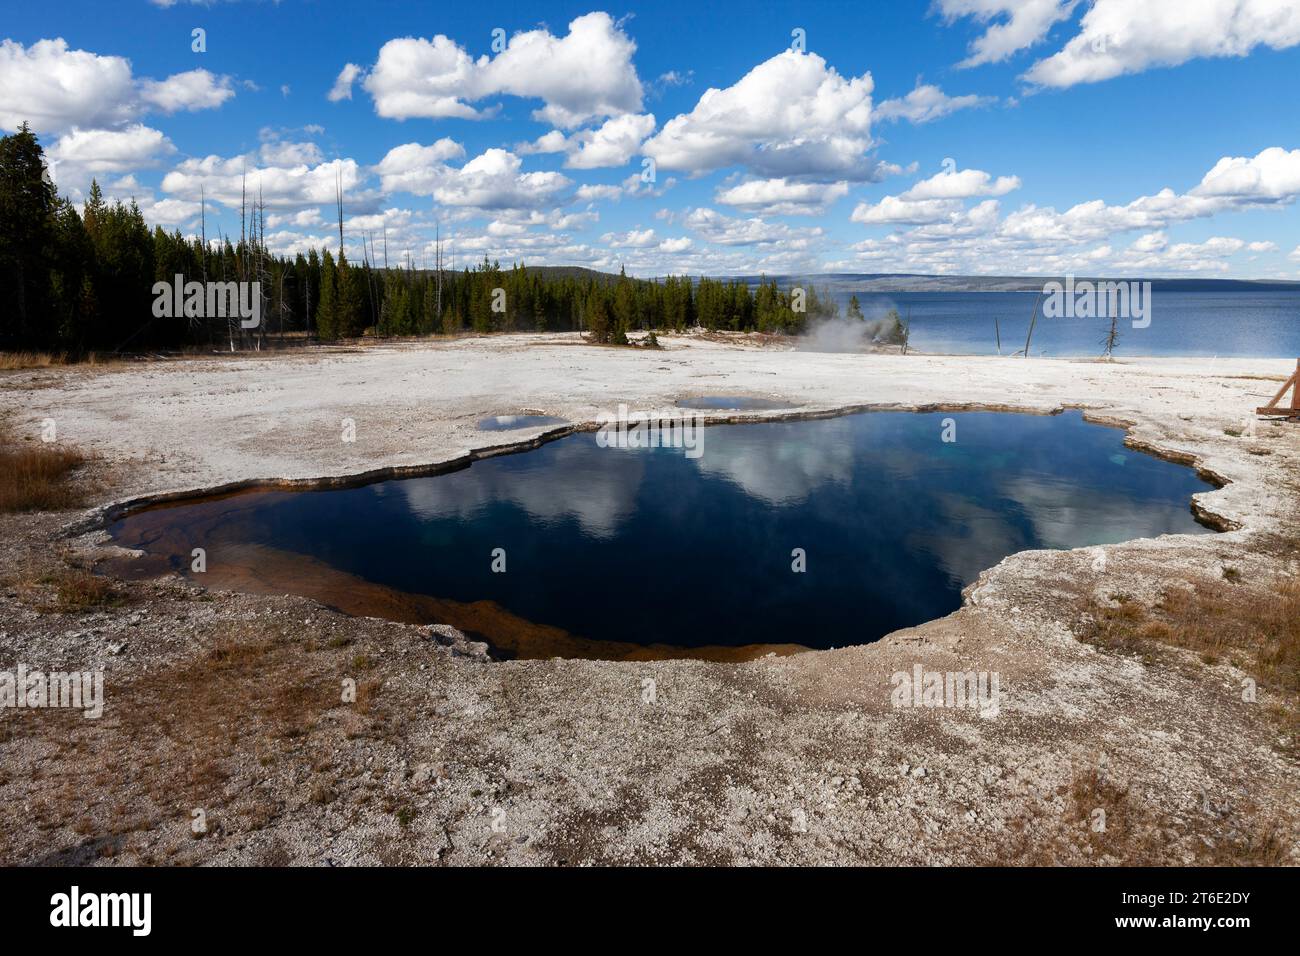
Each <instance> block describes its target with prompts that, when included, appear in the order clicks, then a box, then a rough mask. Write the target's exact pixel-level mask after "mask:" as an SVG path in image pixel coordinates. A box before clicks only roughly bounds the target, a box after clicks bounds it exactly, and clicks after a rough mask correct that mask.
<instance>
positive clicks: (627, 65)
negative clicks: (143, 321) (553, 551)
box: [0, 0, 1300, 278]
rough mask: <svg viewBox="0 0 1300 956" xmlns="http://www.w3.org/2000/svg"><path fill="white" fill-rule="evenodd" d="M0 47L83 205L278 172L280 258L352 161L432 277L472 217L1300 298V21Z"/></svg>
mask: <svg viewBox="0 0 1300 956" xmlns="http://www.w3.org/2000/svg"><path fill="white" fill-rule="evenodd" d="M1189 11H1194V13H1193V12H1189ZM196 28H198V29H202V30H203V31H204V43H205V46H206V50H204V51H202V52H198V51H195V50H194V49H193V46H194V40H193V35H192V31H193V30H195V29H196ZM494 31H497V32H495V33H494ZM794 31H802V33H801V34H795V32H794ZM0 37H2V38H4V45H3V49H2V50H0V121H2V122H3V123H4V125H5V126H6V127H12V126H15V125H16V124H17V123H18V122H20V121H21V120H23V119H28V120H30V121H31V122H32V125H33V126H34V127H35V128H36V129H37V131H38V133H39V134H40V136H41V140H42V142H43V144H44V145H45V146H46V148H47V150H48V152H49V155H50V156H51V158H52V159H54V160H56V161H57V162H56V164H55V166H54V173H55V178H56V181H57V182H58V184H59V187H60V189H61V191H63V192H65V193H67V194H68V195H71V196H72V197H74V198H81V197H82V196H83V195H84V191H85V189H86V188H87V186H88V183H89V181H90V177H91V176H95V177H97V178H98V179H99V181H100V182H101V184H102V185H103V186H104V188H105V191H106V192H107V193H108V194H109V195H110V196H111V197H117V198H123V199H126V198H135V199H136V200H137V201H138V202H139V203H140V205H141V207H142V209H143V210H144V212H145V215H146V217H147V218H148V219H150V220H151V221H152V222H158V223H161V224H163V225H165V226H166V227H167V228H179V229H181V230H182V231H184V232H187V233H188V232H195V231H197V225H198V219H199V216H198V213H199V209H200V206H199V203H198V200H199V197H200V189H203V190H204V191H205V192H206V195H207V225H208V230H209V234H210V235H211V234H212V233H213V232H215V231H217V230H219V229H220V230H225V231H227V232H230V231H235V232H237V230H238V189H239V181H240V176H241V174H242V173H243V172H244V171H246V172H247V178H248V186H249V189H250V190H252V191H254V192H255V191H256V190H257V189H258V188H259V186H260V188H261V190H262V194H263V197H264V200H265V202H266V209H267V218H268V223H267V232H268V239H269V241H270V242H271V244H272V245H273V246H274V247H275V248H276V249H278V250H280V251H286V252H292V251H296V250H299V249H305V248H306V247H307V246H308V245H320V244H323V243H329V244H330V245H331V246H333V245H336V244H337V232H336V227H335V226H334V225H333V218H334V211H333V208H332V197H333V189H334V182H335V177H336V175H341V176H342V177H343V179H344V181H345V184H346V187H347V200H346V208H345V215H346V217H347V221H346V223H345V230H346V236H347V245H348V249H349V255H350V256H353V257H355V256H358V255H359V254H360V242H361V239H362V237H363V236H368V235H373V236H374V238H375V241H376V242H377V243H379V242H380V241H381V240H380V236H381V235H383V234H384V233H385V232H386V234H387V241H388V255H389V259H390V261H397V260H398V259H399V258H401V257H402V256H404V255H407V254H409V255H410V256H411V257H412V258H413V259H414V261H415V262H416V263H417V264H418V263H420V262H422V261H426V260H427V258H428V257H429V256H431V254H432V253H431V246H430V243H431V241H432V238H433V234H434V229H435V225H436V224H439V225H440V226H441V229H442V232H443V235H444V236H448V235H450V236H453V237H454V240H453V241H454V244H455V254H456V257H457V261H458V263H463V262H465V261H466V260H467V259H480V258H482V256H483V255H484V254H487V255H488V256H490V257H492V258H499V259H500V260H501V261H502V262H503V263H509V262H512V261H524V262H527V263H530V264H554V265H567V264H573V265H586V266H590V267H593V268H599V269H617V268H618V267H619V266H620V265H625V266H626V268H627V269H628V271H629V272H630V273H633V274H640V275H654V274H665V273H668V272H691V273H701V272H708V273H715V274H719V273H752V272H760V271H766V272H769V273H781V272H805V271H854V272H894V271H907V272H927V273H965V272H970V273H1029V274H1051V273H1064V272H1076V273H1107V274H1114V275H1204V276H1231V277H1282V278H1300V244H1298V243H1300V230H1297V228H1296V226H1297V210H1296V200H1297V198H1300V141H1298V140H1300V97H1297V96H1296V95H1295V78H1296V77H1297V76H1300V2H1296V3H1278V2H1277V0H1201V2H1200V3H1199V4H1193V3H1190V2H1188V0H1146V2H1143V3H1134V2H1130V0H1076V2H1071V0H934V2H928V0H926V2H915V3H911V2H891V3H867V2H856V3H820V4H819V3H801V4H790V3H763V2H758V3H756V2H747V3H736V4H731V3H717V2H712V3H708V4H701V3H689V4H688V3H677V2H664V3H656V4H629V5H626V6H614V7H610V6H599V5H593V3H591V2H588V3H582V4H567V3H541V2H533V3H502V2H494V3H491V4H486V3H485V4H466V5H459V9H451V8H450V6H449V5H446V4H427V5H426V4H412V3H371V4H367V5H358V4H342V3H333V2H326V0H317V2H310V0H281V2H279V3H273V2H257V0H244V2H238V0H229V2H212V3H207V4H194V3H187V2H183V0H176V2H168V0H121V2H115V3H112V4H104V3H103V2H102V0H101V2H99V3H90V2H86V3H82V2H49V3H44V4H24V5H22V6H21V7H17V8H13V9H10V10H9V11H7V12H6V15H5V21H4V24H3V26H0ZM801 37H802V40H803V42H802V44H801V43H800V42H799V41H800V38H801ZM494 42H495V48H494ZM349 65H351V66H349ZM709 91H713V92H709ZM648 163H649V164H652V165H647V164H648ZM650 173H653V177H652V178H651V177H650ZM647 180H648V181H647Z"/></svg>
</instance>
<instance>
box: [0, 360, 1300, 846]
mask: <svg viewBox="0 0 1300 956" xmlns="http://www.w3.org/2000/svg"><path fill="white" fill-rule="evenodd" d="M663 341H664V344H665V346H666V347H665V348H664V349H662V350H660V351H651V350H624V349H610V348H596V347H590V346H585V345H582V344H580V343H579V342H578V340H577V339H576V338H575V337H571V336H546V337H539V336H509V337H494V338H465V339H460V340H456V341H450V342H440V343H434V344H419V345H390V346H367V347H359V348H356V349H336V350H329V351H320V352H314V353H309V354H295V355H271V354H268V355H262V356H253V357H219V358H212V359H197V360H196V359H191V360H176V361H165V362H153V363H147V364H123V365H114V366H105V367H97V368H56V369H41V370H33V371H20V372H7V373H0V404H2V405H3V409H4V410H5V411H6V412H8V413H9V414H10V416H11V418H12V420H13V421H14V423H15V424H16V425H17V427H18V428H19V430H20V431H25V432H27V433H30V434H33V435H34V434H36V433H37V432H38V431H39V429H40V427H41V424H42V422H44V421H45V420H47V419H51V420H53V421H54V423H55V424H56V426H57V429H58V437H59V440H60V441H63V442H68V443H71V444H74V445H76V446H78V447H80V448H81V449H83V450H86V451H89V452H91V453H93V454H94V455H95V456H97V458H96V461H95V462H93V463H92V466H91V467H92V469H93V470H94V472H95V474H96V476H97V477H96V481H97V482H98V484H97V485H96V490H95V491H94V492H93V497H94V501H93V504H94V507H92V508H91V509H89V510H88V511H86V512H84V513H66V514H60V515H28V516H9V517H6V518H4V519H3V522H4V523H3V526H2V527H3V531H4V533H5V536H6V540H7V541H8V542H10V544H9V545H8V546H7V547H6V554H5V558H4V561H3V565H0V574H3V577H4V580H5V588H4V592H3V597H2V598H0V667H12V666H14V664H13V662H16V661H24V662H27V663H28V664H29V666H38V665H39V666H43V667H47V668H51V669H54V668H55V667H56V666H58V665H64V666H69V667H73V666H75V667H79V668H82V669H85V668H89V667H95V666H100V665H102V666H104V667H105V669H106V672H107V675H108V676H107V680H108V695H109V697H108V704H107V708H106V712H105V717H104V718H102V719H101V720H99V721H89V720H82V719H81V718H80V717H75V718H74V717H72V716H71V715H67V714H63V713H58V712H51V711H44V712H38V711H28V712H22V713H17V712H15V713H9V714H6V715H4V716H0V722H2V723H0V820H2V821H3V833H4V834H5V835H4V837H3V838H2V839H0V846H3V852H2V853H0V859H3V860H4V861H6V862H33V861H47V862H90V861H119V862H141V861H143V862H155V863H157V862H181V861H195V862H211V863H235V862H241V863H259V862H294V863H303V864H316V863H324V862H334V863H355V862H369V861H380V862H435V861H436V862H452V863H471V862H484V861H499V862H504V863H549V862H566V863H582V862H649V861H656V862H675V863H693V862H724V863H741V862H759V863H764V862H855V861H856V862H866V863H968V862H987V861H990V860H1004V861H1017V860H1022V861H1034V860H1038V861H1041V860H1044V859H1051V860H1059V861H1066V862H1081V861H1097V862H1114V861H1133V860H1138V861H1142V862H1183V861H1186V862H1193V861H1197V862H1200V861H1208V862H1234V861H1237V860H1238V859H1240V861H1243V862H1245V861H1248V860H1250V859H1252V851H1251V850H1250V849H1249V848H1250V847H1252V846H1255V845H1257V844H1259V843H1261V842H1270V843H1272V844H1277V845H1280V846H1281V847H1282V848H1283V849H1282V850H1281V858H1283V859H1285V860H1287V861H1289V862H1296V861H1297V859H1300V858H1298V857H1297V850H1296V843H1297V841H1296V836H1297V833H1298V832H1300V830H1297V815H1298V811H1300V805H1298V801H1297V796H1296V794H1297V793H1298V792H1300V787H1298V784H1300V772H1298V768H1297V764H1296V761H1295V759H1294V757H1293V756H1291V755H1292V754H1293V753H1294V752H1295V751H1294V748H1293V747H1292V746H1291V743H1292V742H1291V741H1290V740H1289V739H1288V738H1287V732H1286V731H1285V729H1283V728H1284V727H1285V723H1284V721H1281V720H1280V718H1279V715H1280V714H1282V713H1283V712H1284V711H1286V708H1287V707H1288V706H1289V703H1288V702H1287V701H1285V700H1281V699H1279V697H1278V695H1277V694H1276V693H1274V692H1273V691H1272V690H1271V689H1270V688H1268V687H1266V686H1264V687H1261V689H1260V693H1259V695H1258V699H1257V700H1256V701H1254V702H1245V701H1243V700H1242V695H1241V687H1242V682H1243V680H1244V679H1245V677H1246V675H1245V673H1244V672H1243V671H1242V670H1240V669H1238V668H1237V667H1236V666H1234V664H1233V663H1232V662H1231V661H1229V660H1223V661H1217V662H1215V663H1212V664H1207V663H1204V662H1202V661H1200V660H1198V659H1196V657H1195V655H1191V654H1188V653H1185V652H1181V651H1178V650H1175V649H1170V650H1169V651H1168V653H1167V654H1161V655H1158V656H1156V657H1151V656H1149V655H1148V656H1133V655H1124V654H1119V653H1112V652H1109V651H1104V650H1098V649H1097V648H1095V647H1094V646H1093V645H1092V644H1089V643H1084V642H1081V641H1080V640H1079V639H1078V636H1079V634H1080V633H1081V632H1082V631H1083V630H1084V629H1085V628H1086V623H1087V614H1088V613H1089V611H1088V609H1089V608H1090V607H1092V606H1094V605H1095V604H1096V603H1097V602H1101V603H1103V604H1104V603H1106V602H1112V603H1113V601H1114V599H1115V595H1117V594H1122V595H1124V596H1125V597H1126V598H1132V599H1136V600H1140V601H1145V602H1148V603H1150V602H1154V601H1155V600H1156V599H1157V597H1158V595H1159V594H1160V592H1161V591H1162V589H1166V588H1168V587H1170V586H1176V585H1180V584H1183V583H1191V582H1196V581H1199V580H1214V581H1222V580H1223V578H1224V576H1225V573H1227V572H1228V571H1229V570H1230V571H1231V573H1232V574H1233V575H1234V576H1240V578H1241V579H1242V580H1244V581H1247V582H1250V581H1255V580H1263V579H1265V578H1267V577H1268V576H1271V575H1285V574H1290V575H1294V574H1295V573H1296V561H1297V558H1300V554H1297V553H1296V552H1295V551H1294V544H1293V542H1295V541H1296V540H1297V539H1300V533H1298V532H1297V527H1298V526H1300V426H1298V425H1284V424H1272V423H1260V424H1259V425H1258V427H1257V429H1256V430H1255V433H1254V435H1251V434H1250V433H1249V432H1247V433H1245V434H1242V433H1241V432H1242V428H1243V426H1244V423H1245V422H1247V421H1248V420H1251V419H1253V417H1254V416H1253V415H1252V414H1251V413H1252V412H1253V410H1254V408H1255V407H1256V406H1257V405H1260V404H1263V402H1264V401H1266V400H1267V399H1268V398H1269V397H1271V396H1272V394H1273V392H1275V391H1276V389H1277V388H1278V386H1279V385H1280V382H1281V380H1282V379H1284V378H1285V377H1286V376H1287V375H1288V374H1290V372H1291V371H1292V369H1293V368H1294V365H1293V364H1292V363H1289V362H1286V361H1281V360H1240V359H1219V360H1213V361H1212V360H1183V359H1124V360H1121V361H1119V362H1116V363H1099V362H1087V361H1065V360H1048V359H1033V360H1030V361H1025V360H1023V359H1012V358H979V357H968V356H965V357H950V356H949V357H945V356H921V355H909V356H899V355H885V354H876V355H859V354H825V353H812V352H797V351H789V350H785V349H780V348H771V347H752V346H751V345H747V344H746V340H745V339H744V338H741V337H738V338H737V339H735V340H733V341H725V342H720V341H712V340H706V339H703V338H690V337H665V338H664V339H663ZM719 393H723V394H745V395H752V396H758V397H767V398H775V399H782V400H788V401H792V402H796V403H798V404H799V406H800V411H801V412H805V413H807V412H817V411H829V410H833V409H841V408H847V407H853V408H880V409H896V408H897V409H914V408H930V407H944V408H968V407H969V408H976V407H979V408H1006V409H1020V410H1030V411H1039V412H1047V411H1053V410H1056V409H1059V408H1062V407H1083V408H1084V409H1085V410H1086V413H1087V415H1088V416H1089V417H1090V418H1091V419H1094V420H1097V421H1103V422H1107V423H1113V424H1122V425H1125V426H1127V427H1128V428H1129V441H1130V443H1131V444H1133V445H1136V446H1138V447H1141V448H1144V449H1150V450H1156V451H1158V452H1160V453H1161V454H1165V455H1168V456H1171V457H1176V458H1179V459H1181V460H1185V461H1188V462H1193V463H1195V465H1196V466H1197V467H1198V468H1200V469H1201V470H1202V471H1203V472H1204V473H1206V474H1207V475H1211V476H1214V477H1216V478H1217V479H1219V480H1221V481H1224V482H1227V484H1226V486H1225V487H1223V488H1222V489H1220V490H1217V491H1214V492H1211V493H1207V494H1203V495H1200V496H1198V500H1197V502H1196V507H1197V509H1198V511H1199V512H1200V513H1201V514H1202V515H1203V517H1205V519H1206V520H1208V521H1211V522H1214V523H1216V524H1217V525H1218V526H1220V527H1224V528H1231V529H1235V530H1232V531H1230V532H1229V533H1226V534H1220V535H1204V536H1171V537H1166V538H1162V539H1157V540H1143V541H1135V542H1131V543H1129V544H1125V545H1121V546H1116V547H1112V548H1108V549H1107V557H1108V560H1107V561H1106V564H1105V567H1104V568H1103V569H1101V570H1098V569H1096V567H1095V566H1094V556H1093V555H1092V554H1090V553H1088V552H1025V553H1021V554H1017V555H1014V556H1012V557H1010V558H1008V559H1006V560H1005V561H1003V562H1001V563H1000V564H999V565H998V566H997V567H995V568H992V569H989V570H988V571H987V572H985V573H984V574H983V575H982V576H981V577H980V580H979V581H978V583H977V584H976V585H974V586H972V587H971V588H970V589H969V590H968V593H967V606H966V607H964V608H963V609H962V610H961V611H959V612H957V613H956V614H954V615H951V616H949V617H948V618H945V619H943V620H939V621H934V622H931V623H929V624H926V625H923V626H921V627H918V628H914V629H911V630H909V631H905V632H899V633H896V634H894V635H891V636H890V637H888V638H886V639H884V640H882V641H881V642H879V643H878V644H874V645H870V646H864V647H855V648H848V649H843V650H837V651H829V652H818V653H808V654H801V655H796V656H793V657H784V658H775V657H774V658H765V659H761V660H757V661H753V662H750V663H745V664H717V663H702V662H690V661H660V662H653V663H615V662H607V661H570V660H558V659H556V660H546V661H515V662H487V663H485V662H483V661H481V660H480V659H478V658H477V657H476V656H475V655H472V654H470V655H466V654H464V653H462V649H458V648H457V647H455V646H452V647H447V646H444V644H443V643H441V642H439V641H437V640H432V639H430V637H429V636H428V633H427V630H426V629H424V628H419V627H416V626H413V625H404V624H396V623H392V622H385V621H380V620H375V619H355V618H348V617H345V616H343V615H340V614H338V613H336V612H333V611H330V610H328V609H326V608H323V607H321V606H320V605H317V604H315V603H313V602H311V601H308V600H306V599H304V598H298V597H289V596H284V597H265V596H252V595H238V594H230V593H204V592H203V591H202V589H198V588H195V587H194V586H193V585H192V584H190V583H189V582H186V581H182V580H180V579H178V578H174V577H170V578H165V579H159V580H157V581H152V582H145V583H137V584H131V585H127V586H124V587H125V590H126V591H127V593H128V594H129V596H130V601H129V602H128V603H126V604H124V605H123V606H120V607H112V608H105V609H100V610H96V611H93V612H91V613H82V614H71V613H62V612H56V611H51V610H50V609H49V608H42V607H41V606H40V602H39V601H36V600H33V599H32V597H31V591H32V588H31V587H30V586H29V585H28V584H27V583H25V582H27V581H28V580H29V579H30V577H31V575H32V573H33V569H39V568H40V567H42V566H44V564H47V563H50V562H54V561H58V560H64V558H65V556H66V558H67V559H70V560H74V561H78V562H82V563H86V562H91V561H94V560H97V559H98V558H100V557H103V556H105V555H108V554H111V553H112V551H113V549H112V548H111V547H110V546H108V545H107V543H106V541H105V536H104V535H103V534H102V532H101V531H99V530H98V529H97V527H96V522H98V521H100V520H101V519H102V518H103V516H104V515H105V514H106V513H107V512H108V508H109V506H110V505H112V504H114V503H116V504H119V505H120V504H121V503H124V502H130V501H137V500H141V499H144V498H148V497H153V496H159V495H165V494H173V493H179V492H185V491H193V490H200V489H213V488H221V487H235V486H240V485H242V484H246V483H249V482H256V481H267V482H281V481H296V480H304V481H305V480H309V479H324V478H339V479H342V478H348V477H353V476H356V475H358V474H368V473H379V474H383V473H388V471H389V470H393V471H394V472H396V473H400V472H403V471H405V470H408V469H412V470H414V469H419V468H421V467H426V466H430V465H436V464H438V463H440V462H446V461H449V460H454V459H458V458H462V457H464V456H466V455H470V454H472V453H476V452H481V451H482V450H483V449H484V448H485V447H486V446H492V445H496V444H501V443H505V442H510V441H518V440H520V439H521V438H522V439H527V438H530V437H535V436H536V435H537V434H540V432H541V430H540V429H538V430H535V431H534V432H524V433H513V432H511V433H500V432H497V433H492V432H479V431H477V430H476V429H475V424H476V422H477V421H478V420H479V419H480V418H482V417H484V416H486V415H493V414H514V413H519V412H522V411H535V412H542V413H545V414H550V415H556V416H560V417H562V418H565V419H568V420H571V421H575V422H584V421H590V420H592V419H594V418H595V416H596V415H597V414H598V413H600V412H601V411H604V410H610V409H613V408H615V407H616V406H617V405H618V404H619V403H626V404H628V405H629V406H631V407H633V408H641V409H651V408H657V407H664V406H668V405H671V403H672V402H673V401H674V400H676V399H678V398H683V397H690V396H697V395H709V394H719ZM769 414H774V413H757V414H756V415H755V416H754V417H758V418H761V417H765V416H766V415H769ZM344 419H351V420H352V422H353V423H354V425H355V436H356V440H355V441H354V442H346V441H343V440H342V432H343V427H344V425H343V422H344ZM1278 541H1281V542H1283V543H1282V544H1281V545H1279V544H1278ZM1288 541H1289V542H1292V544H1290V545H1288V544H1287V543H1286V542H1288ZM1264 542H1267V547H1266V546H1265V545H1264ZM37 590H39V588H37ZM664 640H665V641H666V642H668V643H671V641H672V636H671V635H665V636H664ZM791 641H792V642H795V643H798V642H799V636H798V635H792V636H791ZM916 663H920V664H922V665H923V666H924V668H925V669H927V670H938V671H956V670H961V671H966V670H976V671H996V672H998V673H999V675H1000V680H1001V701H1000V703H1001V706H1000V710H999V713H998V715H997V716H996V717H993V718H981V717H980V716H979V715H977V714H975V713H971V712H969V711H952V710H941V709H924V708H922V709H916V708H910V709H896V708H894V707H892V706H891V703H890V692H891V691H892V689H893V685H892V684H891V682H890V677H891V675H892V674H894V673H895V672H896V671H899V670H906V671H910V670H911V669H912V667H913V665H914V664H916ZM345 678H355V679H357V680H358V682H359V683H360V684H361V685H362V686H363V693H362V700H361V701H360V702H359V703H358V704H351V703H348V704H343V703H340V701H339V699H338V697H339V695H338V687H339V685H340V681H341V680H343V679H345ZM648 679H649V680H652V681H653V682H654V683H653V687H654V694H653V698H654V699H653V700H652V701H648V700H647V699H646V688H647V686H649V685H648V684H647V680H648ZM1270 694H1272V695H1273V696H1271V697H1270ZM1094 804H1096V806H1094ZM1097 809H1105V810H1106V811H1107V813H1108V814H1109V815H1110V824H1109V826H1108V827H1107V828H1106V829H1104V830H1098V829H1097V828H1096V826H1095V823H1096V817H1095V815H1094V813H1093V811H1095V810H1097ZM196 810H198V811H201V816H202V818H203V819H204V820H206V821H207V823H208V826H207V829H206V832H202V833H197V834H196V833H195V832H194V827H193V826H192V820H193V819H194V818H195V811H196ZM1243 848H1244V849H1243ZM1273 856H1274V858H1277V857H1278V854H1276V853H1275V854H1273Z"/></svg>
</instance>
